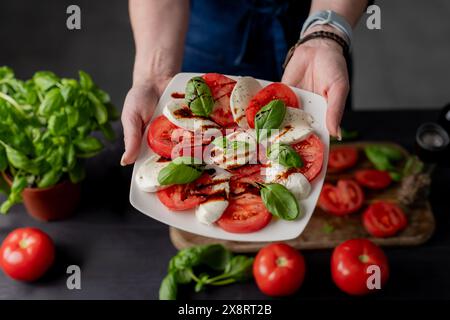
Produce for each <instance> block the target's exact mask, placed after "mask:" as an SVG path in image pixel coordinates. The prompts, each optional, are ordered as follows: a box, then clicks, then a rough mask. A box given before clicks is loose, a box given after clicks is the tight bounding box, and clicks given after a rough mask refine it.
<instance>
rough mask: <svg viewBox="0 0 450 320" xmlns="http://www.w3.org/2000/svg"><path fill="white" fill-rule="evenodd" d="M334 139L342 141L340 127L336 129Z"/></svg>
mask: <svg viewBox="0 0 450 320" xmlns="http://www.w3.org/2000/svg"><path fill="white" fill-rule="evenodd" d="M336 139H337V141H342V130H341V127H339V128H338V132H337V137H336Z"/></svg>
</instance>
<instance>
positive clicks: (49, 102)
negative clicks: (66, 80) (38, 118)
mask: <svg viewBox="0 0 450 320" xmlns="http://www.w3.org/2000/svg"><path fill="white" fill-rule="evenodd" d="M63 103H64V99H63V97H62V95H61V93H60V90H59V89H58V88H53V89H51V90H50V91H48V92H47V93H46V95H45V97H44V100H43V101H42V103H41V105H40V106H39V110H38V113H39V114H40V115H42V116H48V115H50V114H51V113H52V112H55V111H57V110H59V109H61V108H62V105H63Z"/></svg>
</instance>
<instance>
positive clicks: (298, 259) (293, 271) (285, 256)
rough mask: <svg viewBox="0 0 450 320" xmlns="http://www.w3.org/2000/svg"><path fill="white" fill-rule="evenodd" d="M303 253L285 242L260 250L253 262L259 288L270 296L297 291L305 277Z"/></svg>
mask: <svg viewBox="0 0 450 320" xmlns="http://www.w3.org/2000/svg"><path fill="white" fill-rule="evenodd" d="M305 270H306V266H305V260H304V258H303V256H302V255H301V253H300V252H299V251H297V250H295V249H294V248H292V247H291V246H289V245H287V244H285V243H273V244H269V245H268V246H266V247H264V248H262V249H261V250H259V252H258V254H257V255H256V257H255V262H254V263H253V276H254V277H255V280H256V284H257V285H258V288H259V289H260V290H261V291H262V292H263V293H265V294H267V295H269V296H287V295H290V294H293V293H295V292H296V291H297V290H298V289H299V288H300V286H301V285H302V283H303V280H304V278H305Z"/></svg>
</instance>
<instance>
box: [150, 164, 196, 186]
mask: <svg viewBox="0 0 450 320" xmlns="http://www.w3.org/2000/svg"><path fill="white" fill-rule="evenodd" d="M194 163H195V160H194V159H193V158H190V157H181V158H177V159H174V160H173V161H172V162H170V163H169V164H168V165H167V166H165V167H164V168H163V169H162V170H161V171H160V172H159V173H158V182H159V183H160V184H161V185H162V186H164V185H170V184H187V183H190V182H193V181H195V180H197V179H198V178H200V176H201V175H202V173H203V167H202V166H201V165H196V164H194Z"/></svg>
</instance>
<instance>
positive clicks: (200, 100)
mask: <svg viewBox="0 0 450 320" xmlns="http://www.w3.org/2000/svg"><path fill="white" fill-rule="evenodd" d="M185 91H186V92H185V101H186V104H187V105H188V106H189V108H190V109H191V111H192V113H193V114H195V115H197V116H202V117H207V116H209V115H210V113H211V112H212V110H213V107H214V99H213V97H212V94H211V89H210V88H209V87H208V85H207V84H206V82H205V80H204V79H203V78H202V77H194V78H192V79H190V80H189V81H188V83H187V85H186V90H185Z"/></svg>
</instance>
